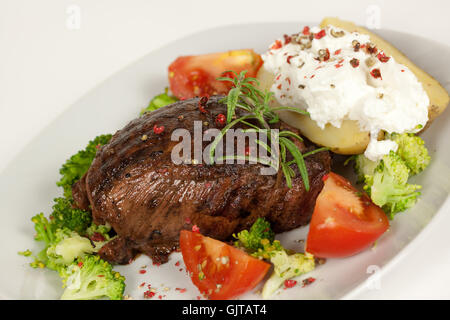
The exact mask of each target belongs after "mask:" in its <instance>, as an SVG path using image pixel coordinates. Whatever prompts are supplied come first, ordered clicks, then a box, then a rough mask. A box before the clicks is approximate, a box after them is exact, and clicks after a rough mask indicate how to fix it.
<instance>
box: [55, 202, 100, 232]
mask: <svg viewBox="0 0 450 320" xmlns="http://www.w3.org/2000/svg"><path fill="white" fill-rule="evenodd" d="M54 201H55V204H54V205H53V212H52V214H51V215H50V219H51V220H52V222H53V224H54V225H55V226H56V228H60V229H61V228H68V229H70V230H72V231H76V232H78V233H79V234H84V233H85V232H86V229H87V228H88V227H89V226H90V225H91V223H92V215H91V213H90V212H88V211H83V210H80V209H75V208H73V207H72V205H73V201H72V200H69V199H67V198H56V199H54Z"/></svg>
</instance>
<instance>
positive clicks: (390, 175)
mask: <svg viewBox="0 0 450 320" xmlns="http://www.w3.org/2000/svg"><path fill="white" fill-rule="evenodd" d="M408 176H409V168H408V167H407V166H406V165H405V163H404V162H403V161H402V159H401V158H400V156H399V155H398V154H396V153H394V152H393V151H391V152H390V154H389V155H386V156H384V157H383V159H382V160H381V161H380V163H379V165H378V166H377V167H376V169H375V172H374V174H373V175H367V176H366V178H365V182H366V185H365V186H364V190H366V191H367V193H368V194H369V195H370V198H371V199H372V201H373V202H374V203H375V204H376V205H378V206H380V207H381V208H383V210H384V211H385V212H386V213H388V214H389V216H390V218H391V219H392V218H393V216H394V214H395V213H397V212H400V211H404V210H406V209H408V208H411V207H412V206H413V205H414V204H415V203H416V200H417V197H418V196H419V195H420V193H419V192H417V191H416V190H417V189H420V186H419V185H412V184H408V183H407V181H408Z"/></svg>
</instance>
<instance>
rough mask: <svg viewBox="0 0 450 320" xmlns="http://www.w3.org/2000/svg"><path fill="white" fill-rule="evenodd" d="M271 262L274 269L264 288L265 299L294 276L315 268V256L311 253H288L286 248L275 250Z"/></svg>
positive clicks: (263, 295)
mask: <svg viewBox="0 0 450 320" xmlns="http://www.w3.org/2000/svg"><path fill="white" fill-rule="evenodd" d="M270 262H272V263H273V266H274V271H273V273H272V275H271V276H270V278H269V279H268V280H267V281H266V283H265V284H264V287H263V290H262V297H263V299H268V298H270V296H271V295H272V294H273V293H274V292H275V291H277V290H278V288H279V287H280V286H281V285H282V284H283V283H284V281H286V280H289V279H291V278H294V277H298V276H300V275H302V274H304V273H307V272H310V271H312V270H314V268H315V262H314V257H313V256H312V255H310V254H302V253H294V254H291V255H288V254H287V252H286V251H285V250H278V251H274V252H273V253H272V254H271V257H270Z"/></svg>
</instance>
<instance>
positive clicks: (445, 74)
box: [0, 23, 450, 299]
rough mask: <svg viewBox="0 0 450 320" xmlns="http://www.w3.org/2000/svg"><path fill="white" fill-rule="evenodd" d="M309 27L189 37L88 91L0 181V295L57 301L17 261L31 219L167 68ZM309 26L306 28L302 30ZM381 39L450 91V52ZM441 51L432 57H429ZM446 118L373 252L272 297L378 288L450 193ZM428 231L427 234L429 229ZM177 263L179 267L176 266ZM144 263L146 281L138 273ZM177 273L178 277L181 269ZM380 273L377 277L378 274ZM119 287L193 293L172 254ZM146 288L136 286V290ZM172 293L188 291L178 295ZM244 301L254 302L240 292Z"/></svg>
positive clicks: (54, 284) (50, 283)
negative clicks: (183, 58)
mask: <svg viewBox="0 0 450 320" xmlns="http://www.w3.org/2000/svg"><path fill="white" fill-rule="evenodd" d="M306 24H308V23H271V24H251V25H239V26H228V27H222V28H217V29H212V30H208V31H205V32H201V33H197V34H194V35H192V36H189V37H187V38H184V39H181V40H177V41H176V42H173V43H172V44H170V45H168V46H165V47H164V48H161V49H159V50H157V51H154V52H152V53H150V54H148V55H147V56H145V57H143V58H142V59H140V60H139V61H137V62H135V63H133V64H131V65H130V66H128V67H126V68H125V69H124V70H122V71H120V72H119V73H117V74H115V75H114V76H112V77H111V78H109V79H108V80H106V81H105V82H104V83H102V84H101V85H99V86H98V87H96V88H94V89H93V90H92V91H91V92H90V93H89V94H87V95H86V96H85V97H83V98H82V99H80V100H79V101H78V102H77V103H75V104H74V105H73V106H72V107H70V108H69V109H68V110H67V111H66V112H65V113H64V114H62V115H61V116H60V117H59V118H58V119H56V120H55V121H54V122H53V123H51V124H50V125H49V126H48V127H47V128H46V129H45V130H43V131H42V132H41V133H40V134H39V135H38V136H37V137H35V138H34V140H33V141H32V142H31V143H30V144H29V145H28V146H27V147H26V148H25V149H24V150H23V151H22V152H21V153H20V154H19V156H18V157H16V158H15V159H14V161H12V162H11V163H10V164H9V166H8V167H7V168H6V169H5V170H4V172H2V173H1V174H0V197H1V199H0V200H1V201H0V215H1V220H0V221H1V224H0V243H1V247H2V254H1V255H0V265H1V272H0V297H1V298H7V299H57V298H59V296H60V295H61V293H62V288H61V282H60V279H59V277H58V275H57V274H56V273H55V272H52V271H49V270H35V269H32V268H30V267H29V266H28V262H29V261H28V260H27V259H26V258H24V257H22V256H19V255H18V254H17V252H18V251H21V250H25V249H31V250H32V251H36V252H37V251H38V250H39V249H40V244H39V243H37V242H35V241H34V240H33V235H34V230H33V224H32V223H31V221H30V218H31V217H32V216H33V215H34V214H36V213H38V212H41V211H42V212H45V213H46V214H49V213H50V209H51V204H52V199H53V198H54V197H57V196H59V195H60V194H61V190H60V189H59V188H57V187H56V185H55V182H56V181H57V180H58V179H59V173H58V169H59V168H60V166H61V164H62V163H64V161H65V160H66V159H67V158H68V157H69V156H70V155H72V154H73V153H75V152H76V151H77V150H79V149H81V148H84V147H85V145H86V144H87V142H88V141H89V140H90V139H92V138H93V137H95V136H96V135H98V134H101V133H113V132H115V131H116V130H118V129H120V128H122V127H123V126H124V125H125V124H126V123H128V122H129V121H130V120H131V119H133V118H135V117H136V116H137V115H138V114H139V111H140V110H141V108H142V107H144V106H146V105H147V103H148V101H149V99H150V98H151V97H153V96H154V95H155V94H157V93H160V92H161V91H162V90H163V89H164V87H165V86H167V66H168V65H169V64H170V62H171V61H173V60H174V59H175V58H176V57H177V56H179V55H188V54H200V53H208V52H216V51H225V50H230V49H240V48H254V49H255V50H256V51H257V52H264V51H265V50H266V48H267V47H268V45H269V44H270V43H271V41H272V40H273V39H275V38H277V37H279V36H281V35H282V34H284V33H287V34H290V33H295V32H297V31H298V30H301V28H302V27H303V26H304V25H306ZM308 25H314V24H312V23H309V24H308ZM379 33H380V34H381V35H382V36H383V37H385V38H386V39H387V40H389V41H391V42H392V43H394V44H395V45H396V46H397V47H399V48H400V49H401V50H402V51H404V52H406V53H407V55H408V56H409V57H410V58H411V59H412V60H413V61H415V62H416V63H417V64H418V65H419V66H421V67H423V68H424V69H425V70H426V71H428V72H429V73H431V74H432V75H433V76H435V77H436V78H437V79H438V80H440V81H441V83H443V84H444V85H445V86H446V89H447V90H449V83H450V72H449V63H448V57H449V56H450V49H449V48H448V47H447V46H445V45H442V44H439V43H436V42H433V41H430V40H427V39H423V38H419V37H416V36H413V35H408V34H403V33H398V32H393V31H387V30H382V31H379ZM436 53H439V54H436ZM449 121H450V119H449V118H448V111H447V112H445V113H444V114H443V115H442V116H441V117H440V118H438V119H437V120H436V121H435V123H434V124H433V126H432V127H431V128H430V129H428V131H427V132H426V133H425V134H424V135H423V137H424V139H425V140H426V142H427V146H428V148H429V150H430V151H431V154H432V163H431V165H430V167H429V168H428V169H427V170H426V172H424V173H423V174H421V175H419V176H417V177H415V178H414V180H415V182H417V183H419V184H421V185H422V186H423V194H422V196H421V199H420V201H419V202H418V203H417V205H416V206H415V207H414V208H413V209H412V210H410V211H409V212H405V213H402V214H399V215H398V216H397V217H396V218H395V220H394V221H393V222H392V225H391V228H390V231H389V232H387V233H386V234H385V235H383V236H382V237H381V239H380V240H379V241H378V243H377V246H376V247H375V248H374V249H371V250H367V251H365V252H363V253H361V254H359V255H357V256H354V257H351V258H347V259H330V260H328V261H327V263H326V264H325V265H323V266H320V267H318V268H317V269H316V270H315V271H313V272H312V273H310V274H308V275H306V276H304V277H299V279H298V280H299V281H301V280H302V279H304V278H306V277H309V276H312V277H315V278H316V279H317V281H316V282H315V283H314V284H313V285H310V286H308V287H305V288H302V287H301V286H296V287H294V288H292V289H289V290H280V291H279V293H278V294H276V295H274V297H273V298H277V299H330V298H331V299H336V298H343V297H344V298H345V297H356V296H357V295H358V293H359V292H361V291H363V290H366V289H368V288H370V286H371V285H372V286H375V287H376V285H377V284H376V282H375V283H374V282H373V281H372V280H373V279H369V280H370V281H368V277H369V276H370V275H371V274H372V273H373V272H374V271H377V270H381V272H384V271H385V270H387V269H389V266H392V265H393V264H394V263H396V261H398V260H399V259H401V258H402V257H403V256H405V255H406V254H408V252H411V251H412V250H413V248H414V246H416V245H417V242H418V241H420V237H418V238H416V237H417V236H418V235H419V233H421V232H422V230H423V229H424V228H426V227H427V225H428V224H429V222H430V220H431V219H436V218H437V217H436V215H442V214H443V213H444V212H442V211H443V210H442V206H443V204H444V202H445V200H446V199H447V197H448V194H449V192H450V157H449V150H448V147H447V146H446V142H447V141H446V139H447V137H448V136H449V134H450V125H449V123H448V122H449ZM429 227H432V226H429ZM306 234H307V228H301V229H297V230H293V231H291V232H288V233H284V234H281V235H279V236H278V238H279V239H280V240H281V241H282V243H283V244H284V245H285V246H286V247H288V248H292V249H296V248H297V249H299V248H300V246H301V244H299V243H298V241H296V240H301V239H305V236H306ZM178 261H180V265H179V266H176V265H175V264H176V263H177V262H178ZM144 265H146V266H147V267H146V268H145V269H146V271H147V272H146V273H145V274H141V273H139V272H138V271H139V269H140V268H141V267H142V266H144ZM180 268H182V269H183V270H182V271H180ZM380 268H381V269H380ZM116 269H117V270H118V271H120V272H121V273H122V274H123V275H125V276H126V279H127V288H126V292H125V293H126V294H128V295H130V296H131V297H133V298H135V299H137V298H142V297H143V292H144V291H145V290H146V287H147V285H148V284H151V285H152V287H153V288H156V289H157V291H158V292H157V295H156V297H154V298H153V299H157V298H158V296H159V295H161V296H162V298H163V299H196V298H197V296H198V295H199V293H198V291H197V289H196V288H195V287H194V286H193V285H192V284H191V282H190V280H189V278H188V276H187V275H186V274H185V272H184V266H183V262H182V258H181V255H180V254H179V253H174V254H172V255H171V257H170V260H169V262H168V263H167V264H165V265H163V266H160V267H157V266H153V265H152V263H151V260H150V259H149V258H147V257H144V256H141V257H140V258H138V259H137V260H136V261H135V262H134V263H133V264H131V265H128V266H119V267H117V268H116ZM144 282H145V286H144V287H141V288H140V287H139V285H140V284H142V283H144ZM175 288H186V289H187V291H186V292H183V293H182V292H180V291H179V290H175ZM241 298H242V299H257V298H259V296H258V295H256V294H255V293H248V294H246V295H244V296H242V297H241Z"/></svg>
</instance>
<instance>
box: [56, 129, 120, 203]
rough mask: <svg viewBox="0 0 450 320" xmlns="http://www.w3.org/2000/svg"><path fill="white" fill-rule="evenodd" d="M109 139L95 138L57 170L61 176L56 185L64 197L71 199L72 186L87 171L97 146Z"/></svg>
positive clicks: (104, 137)
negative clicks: (62, 191)
mask: <svg viewBox="0 0 450 320" xmlns="http://www.w3.org/2000/svg"><path fill="white" fill-rule="evenodd" d="M110 139H111V135H110V134H106V135H100V136H98V137H96V138H95V139H94V140H92V141H89V143H88V145H87V146H86V148H85V149H84V150H81V151H79V152H78V153H76V154H75V155H73V156H72V157H70V159H69V160H67V161H66V163H65V164H63V166H62V168H61V169H60V170H59V173H60V174H61V176H62V177H61V180H59V181H58V182H57V183H56V184H57V185H58V186H60V187H63V189H64V196H65V197H67V198H71V197H72V185H73V184H74V183H75V182H77V181H78V180H79V179H80V178H81V177H82V176H83V175H84V174H85V173H86V172H87V171H88V169H89V167H90V166H91V163H92V160H94V158H95V154H96V153H97V149H98V148H99V146H102V145H105V144H107V143H108V142H109V140H110Z"/></svg>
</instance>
